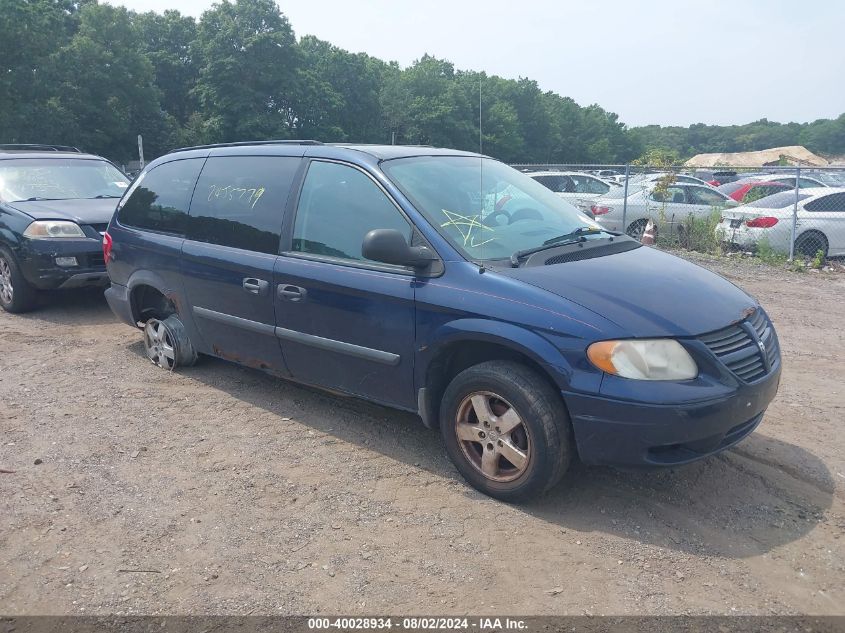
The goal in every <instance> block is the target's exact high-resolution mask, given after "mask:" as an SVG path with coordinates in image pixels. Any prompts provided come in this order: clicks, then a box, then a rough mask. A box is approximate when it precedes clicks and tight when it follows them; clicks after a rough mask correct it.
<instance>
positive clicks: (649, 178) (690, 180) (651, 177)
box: [620, 172, 714, 189]
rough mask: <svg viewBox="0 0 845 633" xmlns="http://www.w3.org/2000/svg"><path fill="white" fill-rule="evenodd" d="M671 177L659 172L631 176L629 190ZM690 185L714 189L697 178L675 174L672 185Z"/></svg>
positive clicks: (623, 179)
mask: <svg viewBox="0 0 845 633" xmlns="http://www.w3.org/2000/svg"><path fill="white" fill-rule="evenodd" d="M668 175H669V173H668V172H657V173H653V174H636V175H631V176H630V177H629V180H628V188H629V189H630V188H631V185H634V184H637V183H642V182H643V181H645V182H656V181H658V180H661V179H663V178H666V177H667V176H668ZM620 182H621V184H622V186H623V187H624V186H625V177H624V176H623V177H622V180H621V181H620ZM681 183H684V184H690V185H702V186H704V187H710V188H711V189H712V188H714V187H713V186H712V185H711V184H710V183H708V182H705V181H703V180H702V179H701V178H696V177H695V176H690V175H688V174H674V181H673V183H672V184H681Z"/></svg>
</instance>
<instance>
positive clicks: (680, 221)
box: [513, 164, 845, 265]
mask: <svg viewBox="0 0 845 633" xmlns="http://www.w3.org/2000/svg"><path fill="white" fill-rule="evenodd" d="M513 167H515V168H516V169H519V170H521V171H524V172H526V173H527V174H528V175H530V176H531V177H532V178H534V179H535V180H537V181H538V182H540V183H541V184H543V185H544V186H546V187H547V188H549V189H551V190H552V191H553V192H555V193H556V194H557V195H559V196H560V197H561V198H563V199H564V200H566V201H568V202H570V203H571V204H573V205H575V206H577V207H579V208H580V209H581V210H582V211H584V212H586V213H588V214H589V215H592V216H593V217H594V218H595V219H596V221H597V222H599V223H600V224H601V225H602V226H604V227H605V228H607V229H609V230H613V231H620V232H625V233H627V234H628V235H631V236H632V237H635V238H637V239H642V236H643V234H644V232H646V230H648V235H649V236H651V235H654V236H655V238H656V241H657V243H658V245H660V246H667V247H678V248H686V249H690V250H697V251H704V252H711V253H713V252H726V251H743V252H753V253H756V254H757V255H759V256H760V257H761V258H763V259H770V260H790V261H792V260H794V259H801V260H804V261H815V262H816V263H817V264H819V265H820V263H824V261H825V260H826V259H827V258H829V257H843V256H845V165H843V166H832V165H828V166H812V165H760V166H756V167H754V166H751V167H750V166H747V165H745V166H730V165H718V166H714V167H706V168H705V167H690V166H673V165H636V164H626V165H583V164H580V165H579V164H555V165H524V164H517V165H513Z"/></svg>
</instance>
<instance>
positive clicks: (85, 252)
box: [0, 145, 129, 312]
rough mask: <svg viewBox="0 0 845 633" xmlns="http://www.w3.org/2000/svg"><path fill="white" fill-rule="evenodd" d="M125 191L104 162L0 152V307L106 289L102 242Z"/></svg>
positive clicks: (48, 148)
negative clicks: (65, 291)
mask: <svg viewBox="0 0 845 633" xmlns="http://www.w3.org/2000/svg"><path fill="white" fill-rule="evenodd" d="M128 185H129V183H128V182H127V178H126V176H125V175H124V174H123V173H122V172H121V171H120V170H119V169H118V168H117V167H115V166H114V165H113V164H112V163H110V162H109V161H107V160H106V159H105V158H101V157H99V156H93V155H91V154H83V153H82V152H80V151H79V150H78V149H76V148H74V147H66V146H63V145H0V306H2V307H3V309H5V310H7V311H8V312H24V311H26V310H29V309H31V308H32V307H34V306H35V302H36V298H37V292H38V290H52V289H56V288H78V287H80V286H90V285H98V286H105V285H107V284H108V274H107V273H106V265H105V262H104V261H103V251H102V248H103V247H102V239H103V238H102V236H103V233H104V232H105V230H106V227H107V226H108V223H109V220H110V219H111V216H112V215H114V208H115V205H116V203H117V200H118V198H120V196H121V195H123V192H124V190H125V189H126V187H127V186H128Z"/></svg>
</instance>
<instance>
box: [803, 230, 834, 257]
mask: <svg viewBox="0 0 845 633" xmlns="http://www.w3.org/2000/svg"><path fill="white" fill-rule="evenodd" d="M827 249H828V243H827V238H826V237H825V236H824V234H823V233H820V232H819V231H807V232H806V233H802V234H801V235H799V236H798V237H797V238H796V239H795V252H796V253H798V254H799V255H803V256H804V257H806V258H808V259H813V258H814V257H815V256H816V253H817V252H818V251H822V253H824V257H823V258H822V259H823V260H824V259H827Z"/></svg>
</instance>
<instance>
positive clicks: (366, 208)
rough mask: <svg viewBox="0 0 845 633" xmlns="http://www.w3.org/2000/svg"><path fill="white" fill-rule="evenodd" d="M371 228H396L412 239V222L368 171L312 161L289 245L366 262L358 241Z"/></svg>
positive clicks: (409, 239) (362, 238)
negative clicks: (372, 178) (291, 243)
mask: <svg viewBox="0 0 845 633" xmlns="http://www.w3.org/2000/svg"><path fill="white" fill-rule="evenodd" d="M373 229H397V230H398V231H399V232H400V233H402V235H404V236H405V239H406V240H408V242H409V243H410V242H411V233H412V227H411V224H410V223H409V222H408V221H407V220H406V219H405V217H404V216H403V215H402V214H401V213H400V212H399V209H397V208H396V206H395V205H394V204H393V202H392V201H391V200H390V199H389V198H388V197H387V196H386V195H385V194H384V192H383V191H382V190H381V189H380V188H379V187H378V185H376V184H375V183H374V182H373V181H372V180H371V179H370V177H369V176H367V175H366V174H364V173H363V172H361V171H359V170H358V169H355V168H354V167H350V166H348V165H342V164H339V163H327V162H321V161H314V162H312V163H311V165H310V167H309V168H308V175H307V176H306V177H305V183H304V184H303V186H302V193H301V194H300V197H299V205H298V208H297V211H296V220H295V221H294V227H293V248H292V250H293V251H295V252H299V253H310V254H313V255H324V256H327V257H336V258H338V259H350V260H357V261H368V260H365V259H364V256H363V255H362V254H361V245H362V243H363V241H364V236H365V235H366V234H367V233H369V232H370V231H372V230H373Z"/></svg>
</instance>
